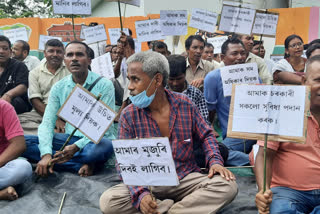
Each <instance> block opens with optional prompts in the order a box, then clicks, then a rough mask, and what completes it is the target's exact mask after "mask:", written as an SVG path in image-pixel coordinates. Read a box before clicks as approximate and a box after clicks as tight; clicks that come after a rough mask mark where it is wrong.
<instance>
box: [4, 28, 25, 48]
mask: <svg viewBox="0 0 320 214" xmlns="http://www.w3.org/2000/svg"><path fill="white" fill-rule="evenodd" d="M3 35H4V36H6V37H8V38H9V40H10V42H11V44H14V43H15V42H16V41H17V40H23V41H26V42H28V39H29V38H28V33H27V29H26V28H25V27H20V28H14V29H10V30H3Z"/></svg>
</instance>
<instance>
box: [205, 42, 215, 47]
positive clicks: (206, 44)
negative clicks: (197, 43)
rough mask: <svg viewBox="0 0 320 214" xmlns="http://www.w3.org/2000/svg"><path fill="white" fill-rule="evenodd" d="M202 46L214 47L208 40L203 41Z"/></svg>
mask: <svg viewBox="0 0 320 214" xmlns="http://www.w3.org/2000/svg"><path fill="white" fill-rule="evenodd" d="M204 47H207V48H214V47H213V44H211V43H209V42H205V43H204Z"/></svg>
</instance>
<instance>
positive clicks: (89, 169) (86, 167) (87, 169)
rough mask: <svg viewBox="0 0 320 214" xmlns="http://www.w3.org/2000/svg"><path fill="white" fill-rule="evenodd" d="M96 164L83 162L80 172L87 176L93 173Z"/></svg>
mask: <svg viewBox="0 0 320 214" xmlns="http://www.w3.org/2000/svg"><path fill="white" fill-rule="evenodd" d="M93 170H94V166H93V164H83V165H82V167H81V168H80V169H79V172H78V174H79V175H80V176H81V177H87V176H90V175H92V174H93Z"/></svg>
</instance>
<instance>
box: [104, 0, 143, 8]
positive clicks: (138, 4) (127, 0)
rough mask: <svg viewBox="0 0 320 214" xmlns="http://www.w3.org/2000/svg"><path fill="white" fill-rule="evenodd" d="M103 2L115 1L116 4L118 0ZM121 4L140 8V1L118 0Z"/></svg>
mask: <svg viewBox="0 0 320 214" xmlns="http://www.w3.org/2000/svg"><path fill="white" fill-rule="evenodd" d="M105 1H109V2H111V1H116V2H118V0H105ZM120 2H121V3H124V4H130V5H133V6H137V7H140V0H120Z"/></svg>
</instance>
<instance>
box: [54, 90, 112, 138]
mask: <svg viewBox="0 0 320 214" xmlns="http://www.w3.org/2000/svg"><path fill="white" fill-rule="evenodd" d="M57 115H58V116H59V117H61V118H62V119H64V120H65V121H67V122H68V123H70V124H71V125H72V126H74V127H76V128H78V129H79V130H80V131H81V132H82V133H83V134H84V135H86V136H87V137H88V138H90V139H91V140H92V142H94V143H99V142H100V140H101V138H102V137H103V135H104V134H105V133H106V131H107V130H108V128H109V127H110V125H111V124H112V123H113V120H114V118H115V117H116V113H115V112H114V111H113V110H111V108H109V107H108V106H107V105H106V104H104V103H103V102H102V101H101V100H99V101H97V98H96V97H95V96H94V95H93V94H92V93H90V92H89V91H87V90H86V89H84V88H83V87H82V86H80V85H77V86H76V87H74V89H73V90H72V92H71V94H70V95H69V97H68V99H67V100H66V101H65V103H64V104H63V106H62V107H61V108H60V109H59V111H58V113H57Z"/></svg>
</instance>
